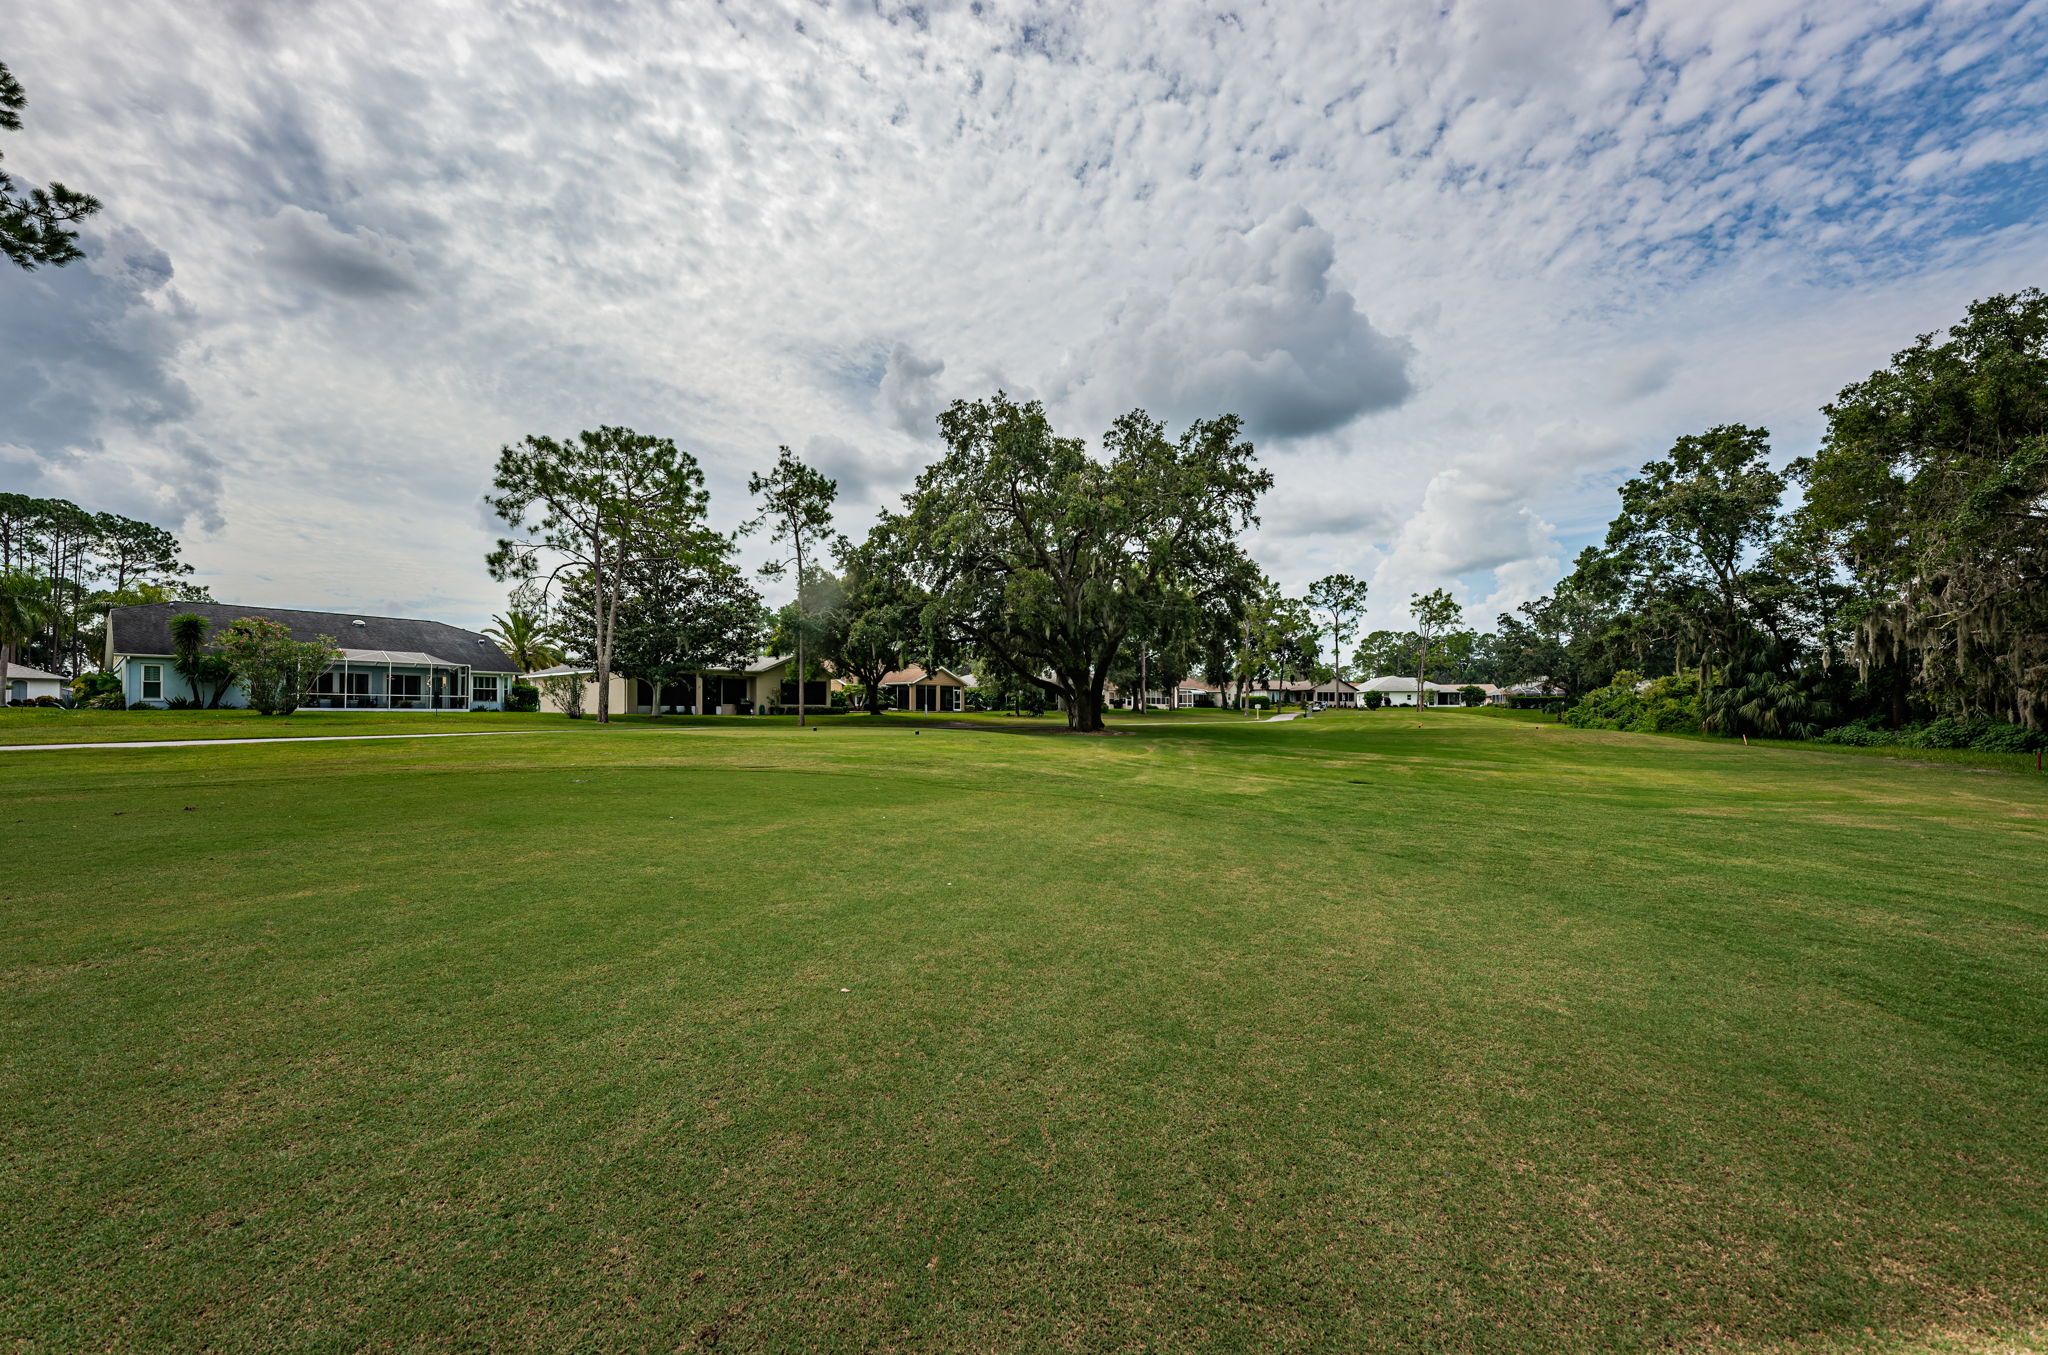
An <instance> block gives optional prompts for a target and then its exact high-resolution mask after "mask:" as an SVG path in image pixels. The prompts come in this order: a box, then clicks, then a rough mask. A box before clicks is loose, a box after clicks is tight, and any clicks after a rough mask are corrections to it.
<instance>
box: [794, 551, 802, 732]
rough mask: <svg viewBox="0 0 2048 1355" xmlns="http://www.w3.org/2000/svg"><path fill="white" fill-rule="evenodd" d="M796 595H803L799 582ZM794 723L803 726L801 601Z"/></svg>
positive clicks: (799, 606)
mask: <svg viewBox="0 0 2048 1355" xmlns="http://www.w3.org/2000/svg"><path fill="white" fill-rule="evenodd" d="M797 595H798V596H799V597H801V596H802V595H803V585H802V584H801V583H799V584H798V585H797ZM796 723H797V728H799V729H801V728H803V725H804V632H803V604H802V603H801V602H799V603H798V604H797V632H796Z"/></svg>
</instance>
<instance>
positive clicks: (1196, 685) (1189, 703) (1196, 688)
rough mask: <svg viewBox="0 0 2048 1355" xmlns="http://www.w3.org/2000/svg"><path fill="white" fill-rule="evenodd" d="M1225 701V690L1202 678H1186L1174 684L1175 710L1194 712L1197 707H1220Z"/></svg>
mask: <svg viewBox="0 0 2048 1355" xmlns="http://www.w3.org/2000/svg"><path fill="white" fill-rule="evenodd" d="M1223 701H1224V696H1223V689H1222V688H1221V687H1218V686H1217V685H1216V684H1215V683H1213V682H1204V681H1202V680H1201V679H1200V678H1184V679H1182V680H1181V681H1180V682H1177V683H1175V684H1174V688H1173V708H1174V709H1175V710H1193V709H1195V708H1196V707H1197V706H1220V705H1222V704H1223Z"/></svg>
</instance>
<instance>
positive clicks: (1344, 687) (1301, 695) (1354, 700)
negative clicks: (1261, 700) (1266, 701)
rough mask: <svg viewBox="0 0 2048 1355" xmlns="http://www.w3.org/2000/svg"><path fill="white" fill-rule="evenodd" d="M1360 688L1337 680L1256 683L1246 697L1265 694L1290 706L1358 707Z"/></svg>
mask: <svg viewBox="0 0 2048 1355" xmlns="http://www.w3.org/2000/svg"><path fill="white" fill-rule="evenodd" d="M1358 692H1359V688H1358V687H1357V686H1355V685H1354V684H1352V683H1349V682H1346V681H1344V679H1342V678H1336V679H1333V680H1332V681H1329V682H1309V681H1306V680H1296V681H1293V682H1274V681H1271V680H1270V679H1269V680H1267V681H1264V682H1254V683H1252V684H1251V685H1250V686H1248V687H1246V688H1245V693H1246V695H1253V694H1263V695H1265V696H1268V697H1270V698H1272V699H1273V700H1274V701H1276V702H1286V703H1289V704H1294V703H1304V702H1309V701H1320V702H1322V703H1323V704H1324V705H1326V706H1356V705H1359V704H1361V703H1360V702H1359V699H1358Z"/></svg>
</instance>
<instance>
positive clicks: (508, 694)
mask: <svg viewBox="0 0 2048 1355" xmlns="http://www.w3.org/2000/svg"><path fill="white" fill-rule="evenodd" d="M505 709H506V710H523V711H534V710H539V709H540V688H538V687H536V686H534V685H533V684H532V683H531V682H515V683H513V684H512V685H511V686H510V687H508V688H506V689H505Z"/></svg>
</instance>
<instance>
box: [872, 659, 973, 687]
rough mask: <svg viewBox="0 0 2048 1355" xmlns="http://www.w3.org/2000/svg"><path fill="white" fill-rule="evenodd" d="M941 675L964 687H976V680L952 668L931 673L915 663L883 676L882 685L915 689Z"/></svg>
mask: <svg viewBox="0 0 2048 1355" xmlns="http://www.w3.org/2000/svg"><path fill="white" fill-rule="evenodd" d="M941 673H943V674H945V675H946V676H947V677H949V678H951V679H953V681H955V682H957V683H959V684H960V685H961V686H963V687H972V686H974V685H975V683H974V679H973V678H971V677H969V676H968V675H967V674H965V673H956V672H954V671H953V670H952V669H950V668H933V669H931V670H930V671H926V669H925V666H924V665H923V664H921V663H913V664H911V665H910V666H909V667H908V668H899V669H897V670H896V671H895V672H893V673H884V674H882V685H883V686H884V687H915V686H916V685H917V684H918V683H920V682H925V681H928V680H929V679H931V678H935V677H937V676H938V675H940V674H941Z"/></svg>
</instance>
